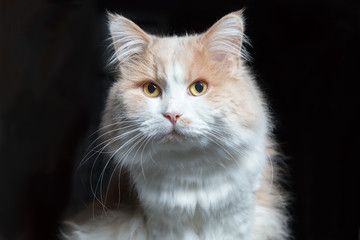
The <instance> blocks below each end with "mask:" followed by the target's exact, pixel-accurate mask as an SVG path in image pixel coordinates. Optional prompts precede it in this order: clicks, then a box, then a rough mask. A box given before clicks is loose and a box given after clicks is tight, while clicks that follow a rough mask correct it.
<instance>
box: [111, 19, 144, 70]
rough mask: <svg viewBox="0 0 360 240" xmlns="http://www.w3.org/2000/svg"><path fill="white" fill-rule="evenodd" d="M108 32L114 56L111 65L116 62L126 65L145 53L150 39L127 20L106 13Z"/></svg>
mask: <svg viewBox="0 0 360 240" xmlns="http://www.w3.org/2000/svg"><path fill="white" fill-rule="evenodd" d="M108 18H109V30H110V34H111V39H112V45H113V46H114V49H115V55H114V57H113V59H111V63H114V62H116V61H117V60H118V61H119V62H120V63H121V64H124V63H128V62H131V61H132V60H134V59H135V58H136V57H139V56H140V55H141V54H142V53H144V52H145V50H146V48H147V46H148V44H149V42H150V41H151V37H150V36H149V35H148V34H147V33H145V32H144V31H143V30H142V29H141V28H140V27H139V26H137V25H136V24H135V23H133V22H132V21H130V20H129V19H127V18H125V17H123V16H120V15H116V14H111V13H108Z"/></svg>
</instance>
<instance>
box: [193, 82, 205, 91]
mask: <svg viewBox="0 0 360 240" xmlns="http://www.w3.org/2000/svg"><path fill="white" fill-rule="evenodd" d="M195 89H196V91H198V92H199V93H201V92H202V91H203V89H204V84H203V83H202V82H197V83H195Z"/></svg>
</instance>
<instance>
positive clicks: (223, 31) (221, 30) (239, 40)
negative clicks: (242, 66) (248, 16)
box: [201, 10, 246, 62]
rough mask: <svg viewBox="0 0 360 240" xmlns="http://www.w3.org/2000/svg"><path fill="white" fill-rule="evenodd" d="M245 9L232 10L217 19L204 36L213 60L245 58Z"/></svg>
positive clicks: (207, 49)
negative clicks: (243, 46)
mask: <svg viewBox="0 0 360 240" xmlns="http://www.w3.org/2000/svg"><path fill="white" fill-rule="evenodd" d="M242 15H243V11H242V10H240V11H237V12H232V13H230V14H228V15H226V16H224V17H222V18H221V19H220V20H219V21H217V22H216V23H215V24H214V25H213V26H212V27H211V28H210V29H209V30H208V31H207V32H205V33H204V34H203V36H202V39H201V41H202V42H203V44H204V46H205V49H206V51H207V52H208V53H209V54H210V57H211V59H212V60H215V61H220V62H221V61H227V60H228V59H229V58H231V59H240V58H241V57H243V58H245V59H246V57H245V56H244V52H243V51H244V50H243V49H242V45H243V41H244V36H245V35H244V20H243V16H242Z"/></svg>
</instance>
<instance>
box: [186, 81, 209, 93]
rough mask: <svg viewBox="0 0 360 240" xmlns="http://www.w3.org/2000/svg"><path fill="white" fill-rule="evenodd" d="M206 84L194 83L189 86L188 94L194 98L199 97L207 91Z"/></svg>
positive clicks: (202, 82)
mask: <svg viewBox="0 0 360 240" xmlns="http://www.w3.org/2000/svg"><path fill="white" fill-rule="evenodd" d="M207 87H208V85H207V83H206V82H204V81H196V82H194V83H193V84H191V86H190V88H189V89H190V92H191V94H192V95H194V96H196V97H197V96H200V95H203V94H204V93H205V92H206V90H207Z"/></svg>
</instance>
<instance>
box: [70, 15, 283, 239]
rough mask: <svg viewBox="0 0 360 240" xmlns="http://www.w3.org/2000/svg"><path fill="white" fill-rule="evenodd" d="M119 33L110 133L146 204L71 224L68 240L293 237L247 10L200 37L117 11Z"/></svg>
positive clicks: (117, 160) (120, 163)
mask: <svg viewBox="0 0 360 240" xmlns="http://www.w3.org/2000/svg"><path fill="white" fill-rule="evenodd" d="M109 29H110V33H111V36H112V40H113V46H114V49H115V55H114V59H112V61H113V63H114V64H117V67H118V70H119V74H118V76H117V81H116V82H115V84H114V85H113V86H112V88H111V91H110V94H109V97H108V101H107V105H106V109H105V113H104V117H103V123H102V125H103V128H102V129H103V133H102V134H103V137H104V138H105V140H106V141H105V143H106V148H107V149H108V152H110V155H111V156H110V157H113V161H112V164H113V166H114V168H117V169H126V170H127V171H128V173H129V175H130V180H131V182H132V184H133V186H134V189H135V192H136V194H137V197H138V204H133V205H132V206H122V207H120V208H119V209H115V210H109V211H108V212H107V213H106V214H99V215H98V216H94V217H93V216H92V215H91V214H90V216H89V217H88V218H86V217H82V219H78V220H77V221H74V222H68V226H69V229H68V231H67V233H66V234H65V236H64V238H65V239H74V240H75V239H96V240H100V239H126V240H127V239H133V240H145V239H147V240H150V239H151V240H152V239H154V240H155V239H157V240H162V239H169V240H172V239H174V240H175V239H183V240H210V239H211V240H226V239H229V240H233V239H238V240H270V239H272V240H282V239H286V238H287V236H288V230H287V226H286V223H287V220H286V216H285V214H284V209H283V208H284V198H283V197H282V196H281V193H280V191H278V190H277V186H276V184H275V183H274V180H275V178H276V176H275V173H274V168H273V167H272V162H271V161H272V160H273V159H272V157H274V153H275V150H274V149H273V146H272V140H271V138H270V126H271V124H270V121H269V116H268V110H267V108H266V104H265V103H264V99H263V96H262V94H261V92H260V90H259V88H258V87H257V85H256V83H255V81H254V79H253V77H252V75H251V73H250V70H249V68H248V67H247V65H246V57H245V56H246V54H244V51H243V50H242V44H243V41H244V23H243V19H242V12H241V11H239V12H234V13H230V14H228V15H226V16H225V17H223V18H222V19H220V20H219V21H218V22H217V23H215V24H214V25H213V26H212V27H211V28H210V29H209V30H208V31H206V32H205V33H202V34H199V35H189V36H188V35H186V36H182V37H178V36H173V37H157V36H153V35H149V34H147V33H145V32H144V31H143V30H141V29H140V28H139V27H138V26H137V25H135V24H134V23H133V22H131V21H130V20H128V19H126V18H124V17H122V16H119V15H109Z"/></svg>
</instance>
